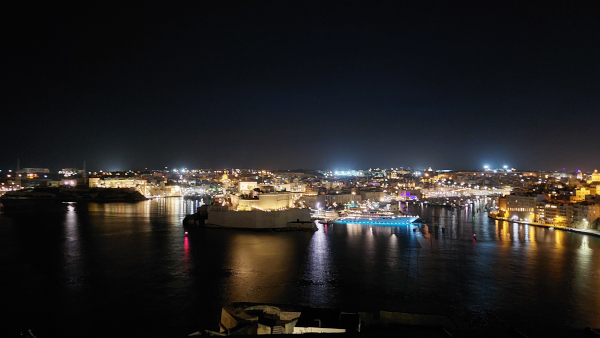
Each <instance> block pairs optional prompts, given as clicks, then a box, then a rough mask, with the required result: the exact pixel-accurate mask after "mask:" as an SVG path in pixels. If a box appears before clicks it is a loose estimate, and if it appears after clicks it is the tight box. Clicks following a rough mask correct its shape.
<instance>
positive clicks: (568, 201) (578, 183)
mask: <svg viewBox="0 0 600 338" xmlns="http://www.w3.org/2000/svg"><path fill="white" fill-rule="evenodd" d="M580 178H581V176H580ZM498 216H499V217H502V218H506V219H509V220H513V221H523V222H532V223H543V224H553V225H558V226H567V227H573V228H578V229H600V173H598V171H597V170H595V171H594V173H593V174H592V175H590V177H589V178H588V179H587V180H585V181H584V180H581V179H577V178H576V179H575V180H570V181H567V182H566V183H564V184H557V185H556V186H554V187H552V188H550V189H548V188H546V189H545V190H541V191H539V192H534V191H531V190H530V191H517V192H515V193H512V194H510V195H507V196H504V197H502V198H500V199H499V200H498Z"/></svg>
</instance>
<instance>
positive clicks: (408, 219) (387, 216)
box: [333, 210, 419, 225]
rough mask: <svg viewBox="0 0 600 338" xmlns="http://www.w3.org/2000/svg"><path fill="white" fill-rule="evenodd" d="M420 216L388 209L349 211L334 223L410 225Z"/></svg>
mask: <svg viewBox="0 0 600 338" xmlns="http://www.w3.org/2000/svg"><path fill="white" fill-rule="evenodd" d="M418 219H419V216H411V215H402V214H398V213H395V212H392V211H387V210H364V211H347V212H346V213H344V214H343V216H341V217H339V218H337V219H336V220H335V221H334V222H333V223H344V224H348V223H352V224H372V225H408V224H411V223H413V222H414V221H416V220H418Z"/></svg>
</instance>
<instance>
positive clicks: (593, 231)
mask: <svg viewBox="0 0 600 338" xmlns="http://www.w3.org/2000/svg"><path fill="white" fill-rule="evenodd" d="M488 217H489V218H492V219H495V220H498V221H505V222H510V223H518V224H526V225H533V226H536V227H543V228H553V229H557V230H564V231H570V232H577V233H580V234H583V235H591V236H596V237H600V230H596V229H576V228H569V227H565V226H559V225H553V224H544V223H534V222H522V221H511V220H509V219H507V218H503V217H497V216H494V215H492V214H488Z"/></svg>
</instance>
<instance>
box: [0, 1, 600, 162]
mask: <svg viewBox="0 0 600 338" xmlns="http://www.w3.org/2000/svg"><path fill="white" fill-rule="evenodd" d="M45 6H46V7H34V6H33V5H31V4H29V5H28V6H27V7H26V8H25V7H21V8H18V9H17V8H13V9H8V8H5V10H4V11H3V13H2V17H3V18H2V19H3V20H2V22H3V23H2V25H3V27H4V29H3V37H2V40H3V47H4V48H3V52H2V73H1V75H0V76H1V78H2V85H3V88H2V91H1V95H2V97H1V98H0V105H1V106H0V107H1V108H0V109H1V110H0V111H1V116H0V145H1V146H0V147H1V148H0V149H1V150H0V169H4V168H8V167H14V166H15V164H16V160H17V158H20V160H21V164H22V166H24V167H49V168H51V169H59V168H62V167H73V166H81V163H82V162H83V161H84V160H86V161H87V163H88V168H90V169H92V170H97V169H105V170H114V169H130V168H131V169H141V168H144V167H148V168H152V169H159V168H163V167H165V166H169V167H182V166H186V167H189V168H192V167H201V168H209V167H251V168H331V169H350V168H369V167H400V166H404V167H407V166H411V167H428V166H432V167H434V168H436V169H442V168H447V169H471V168H481V167H482V166H483V165H484V164H489V165H491V166H498V167H500V166H502V165H504V164H508V165H511V166H513V167H515V168H523V169H528V170H538V169H546V170H559V169H561V168H562V167H566V168H567V170H573V169H577V168H581V169H583V170H591V169H594V168H599V169H600V20H599V19H598V18H600V5H599V3H598V2H576V3H567V2H565V3H563V4H562V5H557V6H553V5H550V4H547V3H544V2H538V3H529V4H520V3H519V4H508V3H504V4H500V3H498V4H497V5H490V4H489V3H488V2H485V4H481V5H472V6H471V5H468V6H467V5H465V4H461V3H458V2H450V1H446V2H436V3H428V4H422V3H421V2H414V3H413V4H412V5H407V4H405V3H403V2H398V3H396V2H375V1H368V2H367V1H365V2H341V1H339V2H337V1H329V2H316V1H312V2H309V1H297V2H290V1H253V2H221V1H219V2H209V1H199V2H194V3H192V5H191V6H189V5H188V6H185V7H183V6H173V5H167V4H166V3H158V2H140V3H137V5H133V4H131V3H127V4H123V3H119V2H100V3H96V5H95V6H92V5H90V4H85V6H84V5H82V4H81V3H77V4H76V5H69V6H63V7H61V6H62V5H61V6H58V5H56V4H53V3H52V4H50V3H49V4H46V5H45Z"/></svg>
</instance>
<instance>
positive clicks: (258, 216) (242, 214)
mask: <svg viewBox="0 0 600 338" xmlns="http://www.w3.org/2000/svg"><path fill="white" fill-rule="evenodd" d="M298 220H299V221H300V222H311V220H310V210H309V209H288V210H282V211H271V212H267V211H234V210H209V212H208V218H207V219H206V223H205V224H206V225H207V226H217V227H224V228H245V229H280V228H288V227H289V228H291V227H294V226H295V227H300V225H288V223H289V222H296V221H298ZM311 224H312V223H311ZM309 225H310V224H309ZM304 227H307V226H304Z"/></svg>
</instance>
